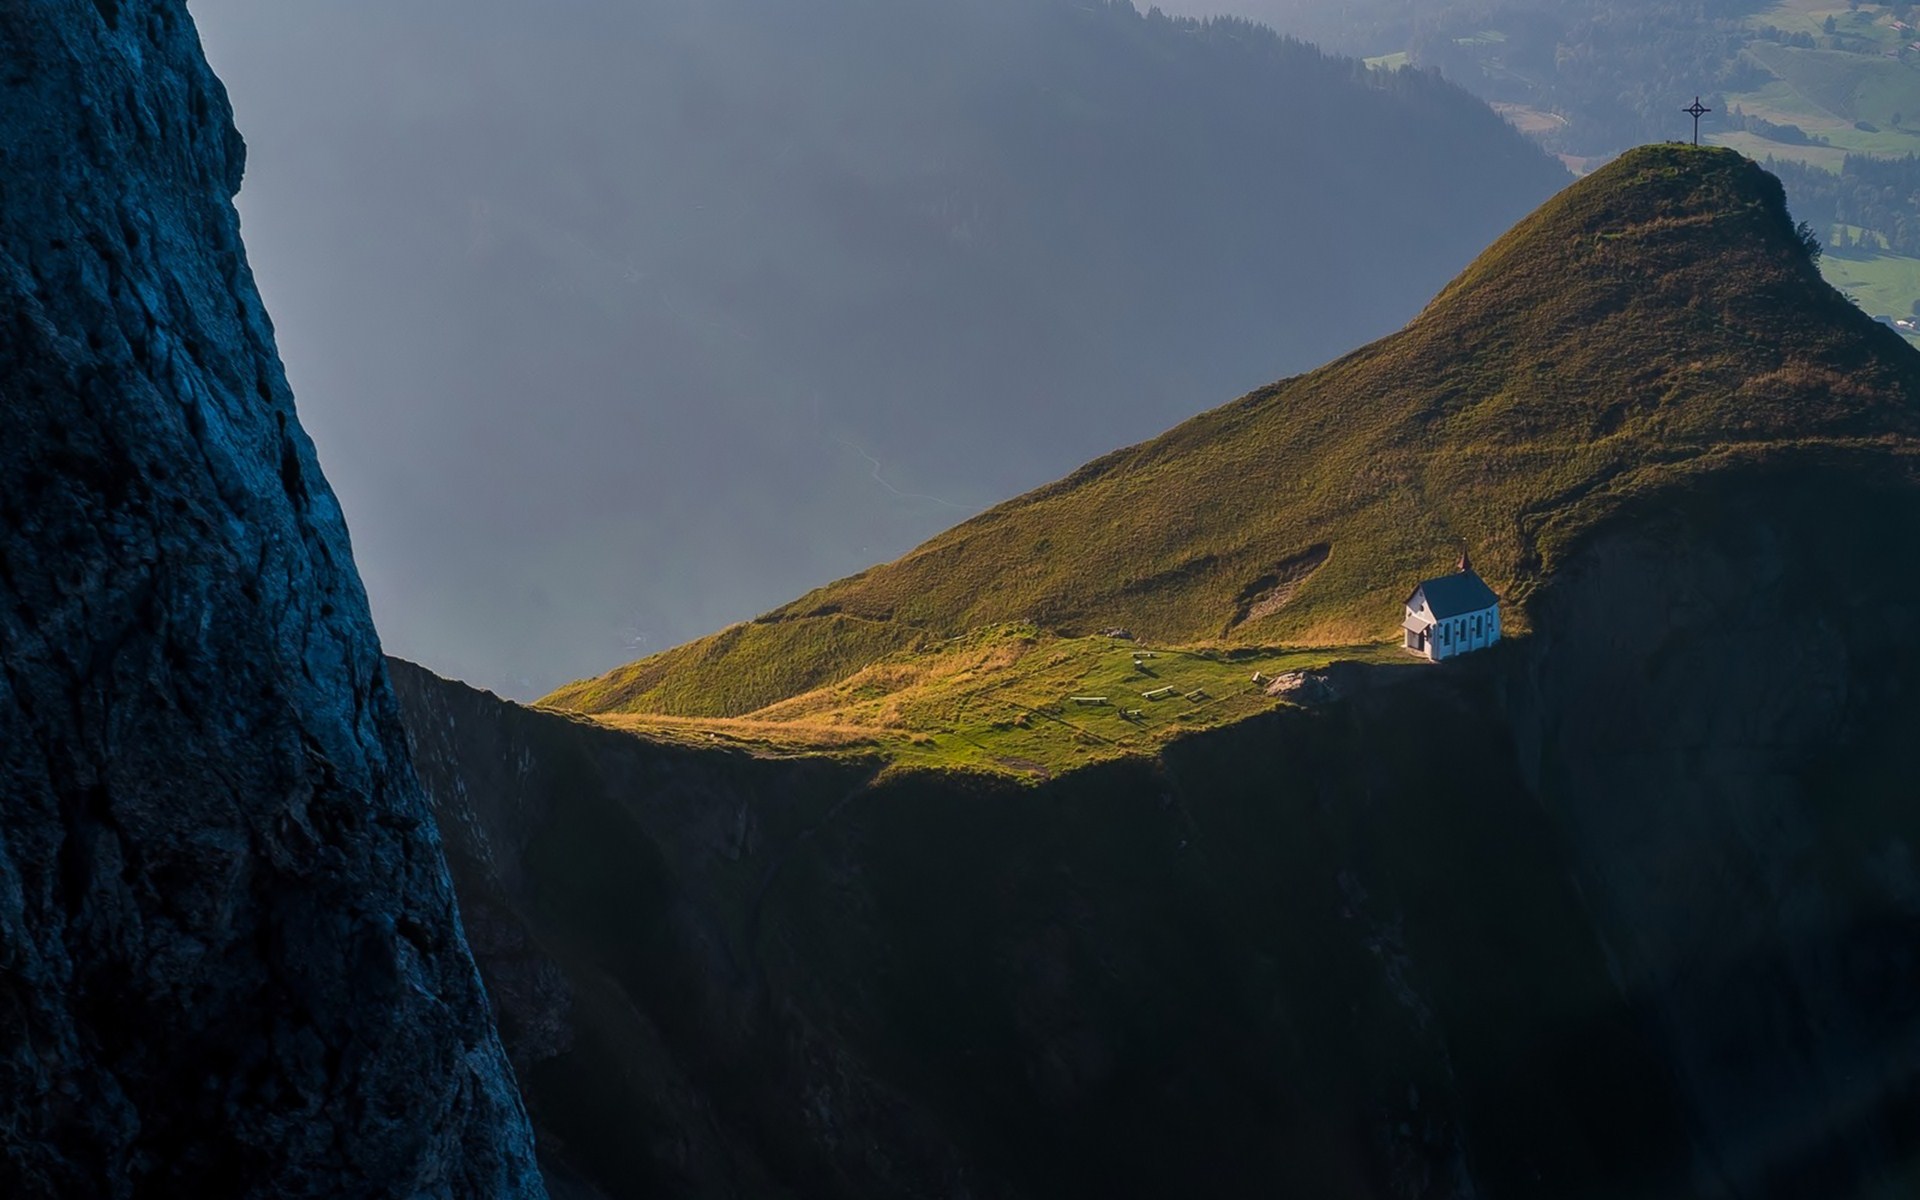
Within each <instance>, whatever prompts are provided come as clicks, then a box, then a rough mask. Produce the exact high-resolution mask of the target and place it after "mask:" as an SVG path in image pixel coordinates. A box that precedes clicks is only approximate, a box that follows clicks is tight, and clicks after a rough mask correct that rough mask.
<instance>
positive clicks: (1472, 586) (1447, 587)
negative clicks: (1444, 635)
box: [1407, 570, 1500, 621]
mask: <svg viewBox="0 0 1920 1200" xmlns="http://www.w3.org/2000/svg"><path fill="white" fill-rule="evenodd" d="M1422 592H1424V593H1426V597H1427V607H1428V608H1430V609H1432V610H1433V616H1434V619H1435V620H1437V621H1444V620H1446V619H1447V618H1449V617H1457V616H1460V615H1462V614H1463V613H1476V612H1479V611H1480V610H1481V609H1483V608H1492V607H1493V606H1494V605H1496V604H1498V603H1500V597H1498V596H1496V595H1494V594H1493V589H1492V588H1490V587H1488V586H1487V585H1486V583H1485V581H1483V580H1482V579H1481V578H1480V577H1479V576H1478V575H1476V574H1474V573H1473V572H1472V571H1471V570H1466V571H1455V572H1454V573H1453V574H1451V575H1442V576H1440V577H1439V578H1438V579H1429V580H1427V581H1425V582H1424V583H1422V584H1421V585H1420V586H1419V587H1417V588H1415V589H1414V590H1413V595H1412V596H1409V597H1408V598H1407V603H1408V604H1409V605H1412V604H1413V602H1414V601H1415V600H1416V599H1418V598H1419V596H1420V594H1421V593H1422Z"/></svg>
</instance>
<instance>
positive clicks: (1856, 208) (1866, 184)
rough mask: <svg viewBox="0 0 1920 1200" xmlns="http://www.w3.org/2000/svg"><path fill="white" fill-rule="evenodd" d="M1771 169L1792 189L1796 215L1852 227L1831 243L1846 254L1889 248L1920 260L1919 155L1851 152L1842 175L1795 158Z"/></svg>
mask: <svg viewBox="0 0 1920 1200" xmlns="http://www.w3.org/2000/svg"><path fill="white" fill-rule="evenodd" d="M1767 169H1768V170H1770V171H1772V172H1773V173H1774V174H1776V175H1778V176H1779V177H1780V180H1781V182H1782V183H1784V184H1786V186H1787V199H1788V202H1789V203H1790V204H1791V205H1792V206H1793V212H1794V215H1795V216H1797V217H1800V218H1801V219H1803V220H1805V221H1806V222H1808V223H1809V224H1811V225H1813V226H1814V227H1815V228H1817V229H1827V228H1830V227H1832V226H1835V225H1851V226H1856V227H1858V228H1859V229H1863V230H1866V231H1867V234H1866V236H1865V237H1861V236H1860V235H1859V234H1858V233H1851V232H1850V233H1847V234H1846V235H1844V236H1841V237H1836V238H1834V239H1832V241H1831V245H1832V248H1833V249H1834V250H1836V251H1839V252H1841V253H1845V252H1846V251H1847V250H1850V249H1856V248H1857V249H1862V250H1878V249H1883V248H1884V249H1886V250H1890V251H1892V252H1894V253H1896V254H1908V255H1914V256H1920V157H1916V156H1914V155H1911V154H1909V155H1907V156H1905V157H1904V158H1875V157H1873V156H1871V155H1865V154H1849V155H1847V157H1846V160H1845V162H1844V163H1843V164H1842V166H1841V168H1840V173H1839V174H1837V175H1836V174H1834V173H1833V172H1831V171H1826V170H1822V169H1821V168H1819V167H1810V166H1807V165H1806V164H1804V163H1799V162H1793V161H1791V160H1769V161H1768V163H1767Z"/></svg>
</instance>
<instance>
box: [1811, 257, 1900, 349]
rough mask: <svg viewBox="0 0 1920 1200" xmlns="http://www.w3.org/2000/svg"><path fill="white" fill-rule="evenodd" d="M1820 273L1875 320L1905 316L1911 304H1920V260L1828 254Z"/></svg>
mask: <svg viewBox="0 0 1920 1200" xmlns="http://www.w3.org/2000/svg"><path fill="white" fill-rule="evenodd" d="M1820 273H1821V274H1822V275H1824V276H1826V278H1827V282H1829V283H1831V284H1833V286H1834V287H1837V288H1839V289H1840V290H1841V291H1843V292H1845V293H1846V294H1847V295H1849V296H1851V297H1852V298H1853V302H1854V303H1855V304H1858V305H1859V306H1860V307H1861V308H1863V309H1865V310H1866V311H1868V312H1869V313H1872V314H1873V315H1875V316H1880V315H1883V314H1884V315H1887V316H1892V317H1905V316H1909V315H1911V314H1912V311H1913V305H1914V302H1915V301H1916V300H1920V258H1908V257H1906V256H1904V255H1899V254H1863V253H1860V252H1858V251H1850V252H1848V253H1846V254H1838V253H1829V254H1827V255H1826V257H1825V258H1823V259H1822V260H1821V263H1820ZM1909 340H1912V339H1909Z"/></svg>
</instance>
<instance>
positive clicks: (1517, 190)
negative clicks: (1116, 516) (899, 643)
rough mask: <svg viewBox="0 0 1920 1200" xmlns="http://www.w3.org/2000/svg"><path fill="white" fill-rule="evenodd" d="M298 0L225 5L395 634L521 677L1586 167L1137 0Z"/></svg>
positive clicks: (584, 658)
mask: <svg viewBox="0 0 1920 1200" xmlns="http://www.w3.org/2000/svg"><path fill="white" fill-rule="evenodd" d="M265 7H266V6H258V5H255V4H253V3H252V0H200V2H199V3H196V6H195V8H196V16H197V17H198V19H199V21H200V23H201V26H202V29H203V33H204V35H205V36H206V38H207V40H208V44H209V47H210V51H211V53H212V55H213V57H214V60H215V62H216V65H217V66H218V68H219V69H220V70H221V72H222V74H223V75H224V76H225V78H226V79H227V82H228V86H229V88H230V90H231V91H232V94H233V97H234V102H235V109H236V112H237V114H238V120H239V124H240V127H241V130H242V132H243V133H244V134H246V135H247V136H248V139H249V142H250V144H251V147H252V155H251V158H250V160H249V165H248V178H247V183H246V187H245V189H244V190H243V192H242V194H241V197H240V205H241V209H242V212H243V214H244V217H245V219H246V222H247V234H248V240H249V246H250V250H251V254H252V258H253V261H254V264H255V266H256V268H257V269H258V270H259V271H260V273H261V278H262V286H263V289H264V290H265V292H266V293H267V297H268V302H269V304H270V305H271V307H272V309H273V311H274V314H275V317H276V321H277V323H278V325H279V326H280V328H281V329H282V330H283V334H282V346H283V351H284V353H285V355H286V358H287V362H288V367H289V372H290V375H291V377H292V379H293V383H294V386H295V388H296V390H297V392H298V394H299V396H300V400H301V405H302V411H303V414H304V417H305V419H306V421H307V424H308V426H309V427H310V428H311V429H312V430H313V432H314V435H315V438H316V440H317V442H318V443H319V445H320V447H321V451H322V454H323V457H325V458H326V461H327V464H328V467H329V470H330V473H331V475H332V478H333V479H334V481H335V484H336V486H337V487H338V488H339V490H340V492H341V494H342V499H343V503H344V504H345V507H346V510H347V513H348V516H349V518H350V519H351V520H352V521H353V523H354V530H355V535H356V550H357V552H358V554H359V559H360V562H361V565H362V569H363V570H364V572H365V573H366V575H367V578H368V583H369V589H370V592H371V594H372V597H373V601H374V606H375V614H376V617H377V619H378V620H379V621H380V624H381V629H382V631H383V633H384V634H385V635H386V638H387V643H388V646H389V648H390V649H393V650H394V651H395V652H397V653H403V654H408V655H411V656H414V657H416V658H419V659H422V660H424V661H425V662H427V663H429V664H430V665H433V666H435V667H437V668H439V669H441V670H442V671H445V672H448V673H452V674H457V675H462V676H464V677H466V678H469V679H474V680H476V681H479V682H483V683H486V684H488V685H490V686H494V687H498V688H502V689H504V690H508V691H510V692H513V693H515V694H522V695H524V694H538V693H539V692H540V691H542V690H544V689H545V688H546V687H549V686H551V685H553V684H556V683H558V682H560V681H562V680H564V679H567V678H572V677H577V676H579V675H583V674H587V673H590V672H592V671H595V670H598V669H602V668H604V667H605V666H607V665H608V664H610V663H613V662H618V661H622V660H625V659H628V658H632V657H634V656H635V654H636V653H644V652H648V651H651V650H657V649H661V648H664V647H666V646H669V645H672V644H675V643H677V642H681V641H684V640H687V639H689V638H692V637H694V636H697V635H700V634H704V633H707V632H709V631H711V630H713V629H715V628H718V627H720V626H722V625H725V624H727V623H729V622H731V621H734V620H738V619H742V618H746V617H750V616H753V615H754V614H755V613H757V612H759V611H762V610H764V609H765V608H767V607H770V606H771V605H772V604H774V603H777V602H778V601H780V600H782V599H784V598H786V597H787V596H790V595H792V594H793V593H795V592H797V591H799V590H800V589H802V588H803V587H805V586H807V585H809V584H812V583H815V582H817V581H818V580H820V579H822V578H831V577H833V576H836V575H841V574H845V573H848V572H850V571H853V570H856V569H859V568H862V567H864V566H867V565H868V564H870V563H872V562H875V561H878V560H882V559H886V558H889V557H892V556H893V555H895V554H897V553H900V552H902V551H904V550H906V549H907V548H908V547H910V546H912V545H914V544H915V543H916V542H918V541H920V540H922V539H924V538H925V537H927V536H929V535H931V534H932V533H934V532H936V531H937V530H939V529H941V528H943V527H945V526H947V525H949V524H951V523H952V522H953V521H955V520H956V519H958V518H960V517H962V516H964V515H966V514H968V513H970V512H972V511H976V510H978V509H979V508H981V507H984V506H985V505H987V504H989V503H991V502H994V501H997V500H1000V499H1003V498H1005V497H1007V496H1009V495H1011V494H1014V493H1017V492H1019V491H1022V490H1024V489H1026V488H1029V487H1032V486H1035V485H1037V484H1039V483H1041V482H1043V481H1045V480H1047V479H1050V478H1052V477H1054V476H1056V475H1058V474H1060V473H1061V472H1063V471H1066V470H1068V469H1070V468H1072V467H1073V466H1074V465H1076V464H1077V463H1079V462H1082V461H1084V460H1085V459H1087V458H1090V457H1092V456H1094V455H1096V454H1099V453H1102V452H1105V451H1107V450H1110V449H1112V448H1114V447H1115V446H1118V445H1123V444H1126V443H1128V442H1132V441H1136V440H1139V439H1141V438H1144V437H1147V436H1150V435H1152V434H1154V433H1157V432H1159V431H1160V430H1162V429H1164V428H1166V427H1167V426H1169V425H1171V424H1173V423H1175V422H1176V421H1178V420H1180V419H1182V418H1184V417H1186V416H1189V415H1191V414H1192V413H1194V412H1197V411H1199V410H1201V409H1203V408H1206V407H1209V406H1211V405H1214V404H1217V403H1219V402H1221V401H1223V400H1225V399H1228V398H1231V397H1232V396H1234V395H1237V394H1239V393H1241V392H1244V391H1246V390H1248V389H1250V388H1252V387H1255V386H1258V385H1260V384H1263V383H1266V382H1268V381H1270V380H1272V379H1274V378H1276V377H1279V376H1282V375H1286V374H1289V373H1292V372H1296V371H1300V370H1304V369H1306V368H1309V367H1312V366H1314V365H1317V364H1318V363H1320V362H1323V361H1325V360H1326V359H1328V358H1331V357H1334V356H1336V355H1338V354H1340V353H1342V352H1344V351H1346V350H1349V349H1351V348H1353V347H1354V346H1356V345H1359V344H1361V343H1363V342H1365V341H1367V340H1369V339H1371V338H1374V337H1377V336H1379V335H1381V334H1384V333H1387V332H1388V331H1390V330H1392V329H1394V328H1396V327H1397V326H1399V325H1400V324H1402V323H1403V322H1404V321H1406V320H1407V319H1408V318H1410V317H1411V316H1412V315H1413V314H1414V313H1416V312H1417V311H1418V310H1419V308H1420V307H1421V306H1422V305H1423V304H1424V303H1425V302H1426V301H1427V299H1428V298H1429V297H1431V296H1432V295H1433V294H1434V293H1435V292H1436V291H1438V290H1439V288H1440V287H1441V286H1443V285H1444V284H1445V283H1446V281H1447V280H1448V279H1449V278H1451V277H1452V276H1453V275H1454V274H1455V273H1456V272H1457V271H1459V270H1460V269H1461V268H1462V267H1464V266H1465V265H1466V263H1467V262H1468V261H1470V260H1471V258H1472V257H1473V256H1474V255H1475V254H1476V253H1477V252H1478V251H1479V250H1480V249H1481V248H1482V247H1484V246H1485V245H1486V244H1487V243H1488V242H1490V241H1491V240H1493V238H1495V237H1496V236H1498V235H1499V233H1500V232H1501V231H1502V230H1504V229H1505V228H1506V227H1507V226H1508V225H1509V224H1511V223H1512V222H1513V221H1515V220H1516V219H1518V218H1519V217H1521V216H1522V215H1524V214H1525V213H1526V212H1527V211H1528V210H1529V209H1530V208H1531V207H1532V206H1534V205H1535V204H1537V203H1538V202H1539V201H1541V200H1542V199H1544V198H1545V197H1546V196H1547V195H1549V194H1550V193H1552V192H1553V191H1554V190H1556V189H1557V188H1558V187H1560V186H1561V185H1562V184H1564V182H1565V181H1566V179H1567V176H1566V174H1565V173H1564V171H1563V170H1562V168H1561V167H1560V166H1559V165H1558V164H1555V163H1554V162H1553V161H1552V160H1551V159H1550V158H1548V157H1547V156H1545V155H1544V154H1542V153H1541V152H1540V151H1539V150H1538V149H1537V148H1536V147H1534V146H1533V145H1531V144H1529V143H1528V142H1527V141H1526V140H1525V139H1524V138H1523V137H1521V136H1520V135H1518V134H1517V133H1515V132H1514V131H1513V130H1512V129H1511V128H1509V127H1508V126H1507V125H1506V124H1505V123H1503V122H1502V121H1501V120H1500V119H1499V118H1498V117H1497V116H1496V115H1495V114H1494V113H1492V112H1490V111H1488V109H1487V108H1486V107H1485V106H1484V105H1483V104H1481V103H1480V102H1479V101H1478V100H1476V99H1475V98H1474V97H1473V96H1471V95H1470V94H1468V93H1467V92H1466V91H1464V90H1462V89H1460V88H1459V87H1457V86H1455V85H1453V84H1450V83H1447V82H1445V81H1443V80H1441V79H1440V78H1438V77H1437V76H1436V75H1434V74H1432V73H1430V72H1423V71H1405V72H1393V73H1382V72H1376V71H1371V70H1368V69H1367V68H1366V67H1365V66H1364V65H1363V64H1362V63H1360V62H1358V61H1356V60H1354V59H1351V58H1341V57H1335V56H1328V55H1325V54H1322V53H1321V52H1320V51H1318V50H1316V49H1314V48H1312V47H1310V46H1308V45H1305V44H1303V43H1301V42H1299V41H1296V40H1292V39H1289V38H1284V37H1280V36H1277V35H1275V34H1273V33H1271V32H1269V31H1268V30H1266V29H1263V28H1260V27H1257V26H1255V25H1252V24H1250V23H1248V22H1246V21H1244V20H1235V19H1226V20H1216V21H1207V22H1195V21H1185V20H1175V19H1172V18H1169V17H1166V16H1164V15H1159V14H1147V15H1143V14H1141V13H1138V12H1136V11H1135V9H1134V8H1133V6H1132V5H1131V4H1129V3H1126V2H1125V0H966V2H964V3H963V2H958V0H821V2H819V3H813V4H807V5H796V4H793V3H791V2H790V0H657V2H655V3H649V4H644V5H634V4H627V3H619V2H616V0H594V2H592V3H581V4H576V5H571V6H568V9H567V12H566V16H565V19H564V20H562V19H555V18H549V17H548V16H546V15H541V14H536V13H534V12H533V11H532V10H530V9H528V8H527V7H526V6H524V5H519V4H515V3H509V2H508V0H476V2H471V3H458V4H456V3H454V0H417V2H412V3H408V4H405V5H390V4H384V3H378V2H377V0H339V2H337V3H329V4H326V5H311V6H304V7H302V8H298V9H282V8H280V7H278V6H273V7H272V11H271V12H267V11H263V9H264V8H265ZM346 78H351V79H352V80H353V81H354V82H353V84H352V86H350V87H349V86H345V85H344V84H343V79H346ZM1462 164H1471V165H1472V169H1471V170H1463V169H1461V167H1462ZM336 451H337V453H334V452H336ZM330 455H331V456H330ZM329 456H330V457H329ZM476 461H481V462H485V463H486V464H487V467H486V469H485V470H484V471H476V470H475V468H474V465H473V464H474V463H475V462H476ZM716 463H718V464H724V466H723V467H721V468H716V467H715V465H714V464H716ZM501 628H514V629H517V630H520V631H521V636H520V637H519V638H518V639H516V640H514V641H512V642H504V641H503V640H502V639H500V638H498V637H497V636H494V635H493V634H492V632H491V631H497V630H498V629H501Z"/></svg>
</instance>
